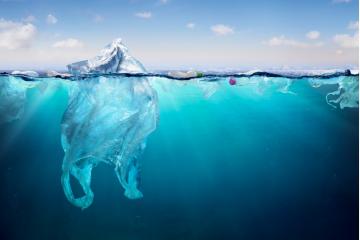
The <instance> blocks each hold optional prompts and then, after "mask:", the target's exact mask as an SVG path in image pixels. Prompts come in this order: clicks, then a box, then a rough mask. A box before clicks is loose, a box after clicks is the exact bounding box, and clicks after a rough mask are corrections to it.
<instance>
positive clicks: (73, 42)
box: [52, 38, 84, 48]
mask: <svg viewBox="0 0 360 240" xmlns="http://www.w3.org/2000/svg"><path fill="white" fill-rule="evenodd" d="M52 46H53V47H54V48H81V47H83V46H84V44H83V43H82V42H81V41H79V40H77V39H75V38H68V39H65V40H62V41H58V42H55V43H54V44H53V45H52Z"/></svg>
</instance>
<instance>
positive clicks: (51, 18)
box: [46, 14, 58, 24]
mask: <svg viewBox="0 0 360 240" xmlns="http://www.w3.org/2000/svg"><path fill="white" fill-rule="evenodd" d="M57 22H58V20H57V18H56V17H55V16H54V15H51V14H49V15H47V17H46V23H47V24H56V23H57Z"/></svg>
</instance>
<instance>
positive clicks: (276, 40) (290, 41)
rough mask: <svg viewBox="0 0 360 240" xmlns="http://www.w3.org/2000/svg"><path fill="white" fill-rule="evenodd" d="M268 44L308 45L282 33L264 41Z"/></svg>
mask: <svg viewBox="0 0 360 240" xmlns="http://www.w3.org/2000/svg"><path fill="white" fill-rule="evenodd" d="M264 44H266V45H269V46H291V47H308V44H306V43H303V42H299V41H296V40H293V39H289V38H286V37H285V36H284V35H281V36H279V37H273V38H271V39H269V40H267V41H265V42H264Z"/></svg>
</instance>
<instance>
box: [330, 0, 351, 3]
mask: <svg viewBox="0 0 360 240" xmlns="http://www.w3.org/2000/svg"><path fill="white" fill-rule="evenodd" d="M332 2H333V3H349V2H351V0H333V1H332Z"/></svg>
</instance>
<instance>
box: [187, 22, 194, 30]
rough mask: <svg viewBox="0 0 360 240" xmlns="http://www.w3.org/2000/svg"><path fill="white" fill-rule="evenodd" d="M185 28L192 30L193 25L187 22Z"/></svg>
mask: <svg viewBox="0 0 360 240" xmlns="http://www.w3.org/2000/svg"><path fill="white" fill-rule="evenodd" d="M186 27H187V28H189V29H194V28H195V23H192V22H189V23H188V24H186Z"/></svg>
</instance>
